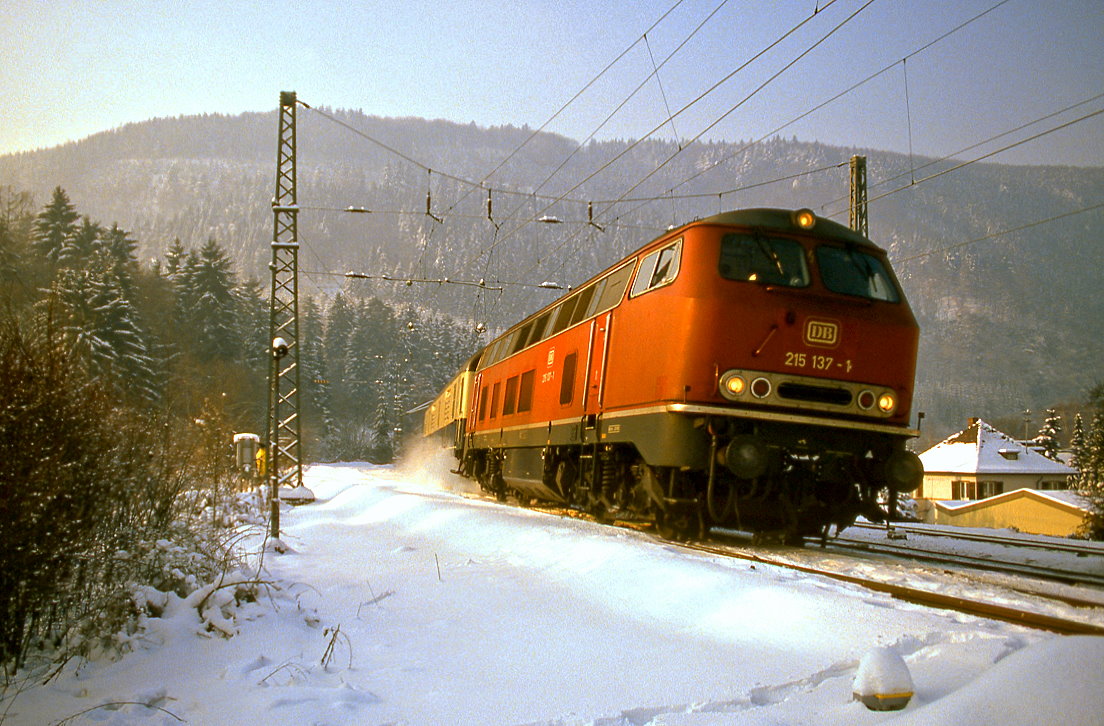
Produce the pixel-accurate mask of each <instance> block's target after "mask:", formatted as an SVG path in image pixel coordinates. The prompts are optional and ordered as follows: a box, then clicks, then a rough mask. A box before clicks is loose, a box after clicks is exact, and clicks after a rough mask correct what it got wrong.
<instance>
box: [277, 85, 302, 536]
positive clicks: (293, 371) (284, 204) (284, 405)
mask: <svg viewBox="0 0 1104 726" xmlns="http://www.w3.org/2000/svg"><path fill="white" fill-rule="evenodd" d="M295 107H296V99H295V92H294V91H284V92H281V93H280V132H279V141H278V148H277V154H276V196H274V197H273V198H272V214H273V232H272V264H271V268H272V297H271V300H270V304H269V328H268V330H269V337H268V339H269V341H270V345H271V348H270V351H269V368H268V381H269V395H268V452H269V453H268V480H269V503H270V512H271V516H270V532H269V534H270V536H272V537H279V534H280V500H279V491H280V486H281V485H284V484H287V485H288V486H291V487H299V486H302V484H303V457H302V450H301V448H300V443H301V439H302V437H301V429H300V418H299V390H300V388H299V227H298V216H299V206H298V204H297V202H296V197H295Z"/></svg>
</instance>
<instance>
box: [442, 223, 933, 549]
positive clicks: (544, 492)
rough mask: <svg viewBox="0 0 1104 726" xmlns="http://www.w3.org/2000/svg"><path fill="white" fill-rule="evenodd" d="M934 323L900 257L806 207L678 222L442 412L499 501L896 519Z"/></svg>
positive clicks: (674, 519) (469, 467)
mask: <svg viewBox="0 0 1104 726" xmlns="http://www.w3.org/2000/svg"><path fill="white" fill-rule="evenodd" d="M918 337H919V331H918V328H917V325H916V321H915V319H914V317H913V315H912V311H911V309H910V308H909V305H908V302H907V301H906V300H905V298H904V295H903V294H902V292H901V288H900V286H899V284H898V282H897V279H896V277H895V276H894V274H893V272H892V270H891V268H890V265H889V262H888V260H887V258H886V254H885V252H884V251H883V250H882V249H881V248H879V247H877V246H876V245H874V244H873V243H872V242H870V241H869V240H868V239H866V238H865V237H863V236H862V235H860V234H858V233H857V232H854V231H853V230H851V229H848V228H847V227H844V226H842V225H840V224H837V223H835V222H833V221H831V220H828V219H821V218H818V217H816V216H815V215H814V214H813V213H812V212H810V211H808V210H797V211H789V210H781V209H748V210H741V211H733V212H728V213H724V214H718V215H716V216H712V217H708V218H706V219H702V220H699V221H696V222H692V223H690V224H687V225H685V226H683V227H681V228H678V229H674V230H671V231H669V232H667V233H666V234H664V235H662V236H660V237H659V238H657V239H656V240H654V241H652V242H650V243H649V244H647V245H645V246H644V247H642V248H641V249H640V250H638V251H636V252H634V253H633V254H631V255H629V256H628V257H626V258H625V259H623V260H621V261H619V262H617V263H616V264H614V265H612V266H611V267H609V268H608V269H606V270H605V271H603V272H602V273H601V274H599V275H597V276H596V277H594V278H592V279H590V280H589V281H587V282H586V284H584V285H582V286H580V287H578V288H576V289H575V290H573V291H572V292H571V293H570V294H568V295H566V296H564V297H563V298H561V299H560V300H558V301H556V302H555V303H552V304H551V305H548V306H546V307H544V308H543V309H541V310H540V311H538V312H537V313H535V314H534V315H531V316H529V317H528V318H526V319H525V320H522V321H521V322H520V323H518V324H517V325H515V326H513V327H512V328H510V329H509V330H507V331H506V332H505V333H504V334H503V335H501V336H499V337H498V338H497V339H495V340H494V341H493V342H491V344H490V345H488V346H487V347H486V348H484V349H483V350H482V351H480V352H479V353H478V354H476V355H475V356H474V357H473V358H472V359H471V360H470V362H469V363H468V365H467V366H466V367H465V368H464V369H463V370H462V371H460V373H459V374H458V375H457V376H456V378H454V379H453V380H452V381H451V382H450V383H449V384H448V385H447V386H446V387H445V389H444V390H443V391H442V392H441V394H440V395H439V396H438V397H437V399H436V400H434V401H433V403H432V404H431V405H430V406H429V408H428V409H427V411H426V416H425V428H424V432H425V434H426V435H441V434H445V435H448V436H449V437H450V438H451V445H452V446H453V447H454V452H455V455H456V457H457V458H458V459H459V469H458V470H459V473H461V474H463V475H465V476H467V477H470V478H473V479H476V480H477V481H478V482H479V483H480V485H481V486H482V487H483V489H485V490H487V491H489V492H492V493H494V494H495V495H497V496H498V497H499V499H505V498H506V496H507V495H514V496H516V497H517V498H518V499H519V501H521V502H522V503H529V502H530V501H531V500H534V499H536V500H543V501H549V502H559V503H562V504H567V505H571V506H577V507H579V508H582V509H584V510H586V511H589V512H591V513H592V514H594V515H595V516H596V517H598V518H599V519H603V520H604V519H610V518H615V517H616V518H618V519H645V520H653V521H654V522H655V523H656V525H657V527H658V528H659V531H660V532H661V533H662V534H664V535H665V536H669V537H689V536H695V535H698V534H701V533H703V532H704V530H705V528H707V527H709V526H713V525H718V526H727V527H733V528H737V529H742V530H748V531H753V532H759V533H764V532H772V533H778V534H781V535H783V536H784V537H786V538H787V539H797V538H800V537H802V536H805V535H810V534H826V533H827V531H828V528H829V527H830V526H831V525H835V526H836V527H837V528H840V529H842V528H843V527H846V526H847V525H849V524H850V523H851V522H853V521H854V519H855V517H856V516H858V515H860V514H861V515H865V516H867V517H870V518H871V519H874V520H875V521H879V520H880V519H881V518H882V517H884V516H885V513H884V512H883V511H882V510H881V508H880V505H879V503H878V499H879V493H880V492H882V491H883V490H888V491H890V492H906V491H911V490H913V489H915V488H916V487H917V486H918V485H919V483H920V480H921V477H922V475H923V467H922V465H921V464H920V461H919V458H918V457H917V456H916V455H915V454H912V453H911V452H909V451H907V450H906V449H905V442H906V441H907V440H908V439H909V438H910V437H913V436H916V434H917V432H916V431H914V430H911V429H910V428H909V413H910V407H911V403H912V401H911V397H912V386H913V378H914V373H915V365H916V350H917V343H918Z"/></svg>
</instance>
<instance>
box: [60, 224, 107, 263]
mask: <svg viewBox="0 0 1104 726" xmlns="http://www.w3.org/2000/svg"><path fill="white" fill-rule="evenodd" d="M103 231H104V230H103V227H101V226H100V225H99V224H97V223H96V222H93V221H92V220H91V219H89V218H88V217H87V216H85V217H81V223H80V226H78V227H77V228H76V229H75V230H74V232H73V233H72V234H71V235H69V236H68V237H66V238H65V241H64V242H62V244H61V250H60V251H59V252H58V256H57V263H58V265H60V266H61V267H70V268H73V269H76V268H78V267H82V266H84V264H85V263H87V262H88V260H89V259H91V257H92V254H93V253H94V252H95V251H96V250H98V249H99V248H100V237H101V236H102V235H103Z"/></svg>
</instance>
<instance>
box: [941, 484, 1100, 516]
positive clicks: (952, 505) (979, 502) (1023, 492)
mask: <svg viewBox="0 0 1104 726" xmlns="http://www.w3.org/2000/svg"><path fill="white" fill-rule="evenodd" d="M1023 497H1027V498H1029V499H1038V500H1040V501H1044V502H1052V503H1054V504H1059V505H1061V506H1062V507H1065V508H1068V509H1075V510H1078V511H1080V512H1090V511H1092V506H1091V504H1090V503H1089V500H1088V499H1086V498H1085V497H1082V496H1081V495H1079V494H1077V492H1071V491H1068V490H1049V489H1027V488H1024V489H1013V490H1012V491H1010V492H1004V493H1002V494H996V495H994V496H991V497H988V498H986V499H975V500H953V501H937V502H936V503H935V506H936V507H938V508H940V509H943V510H946V511H954V510H958V509H966V508H970V507H989V506H993V505H995V504H999V503H1001V502H1005V501H1011V500H1013V499H1021V498H1023Z"/></svg>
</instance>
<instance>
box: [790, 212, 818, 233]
mask: <svg viewBox="0 0 1104 726" xmlns="http://www.w3.org/2000/svg"><path fill="white" fill-rule="evenodd" d="M793 223H794V224H795V225H797V226H798V227H800V228H801V229H805V230H809V229H812V228H813V227H815V226H816V215H815V214H813V210H811V209H799V210H797V211H796V212H794V214H793Z"/></svg>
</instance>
